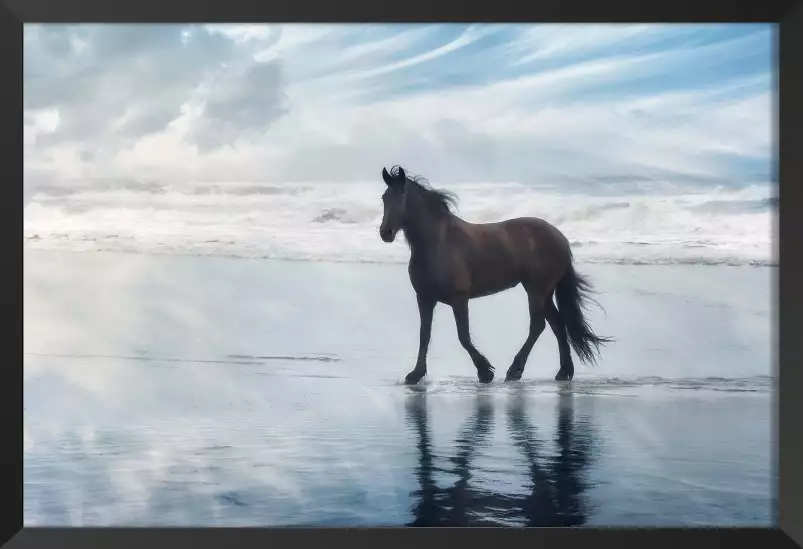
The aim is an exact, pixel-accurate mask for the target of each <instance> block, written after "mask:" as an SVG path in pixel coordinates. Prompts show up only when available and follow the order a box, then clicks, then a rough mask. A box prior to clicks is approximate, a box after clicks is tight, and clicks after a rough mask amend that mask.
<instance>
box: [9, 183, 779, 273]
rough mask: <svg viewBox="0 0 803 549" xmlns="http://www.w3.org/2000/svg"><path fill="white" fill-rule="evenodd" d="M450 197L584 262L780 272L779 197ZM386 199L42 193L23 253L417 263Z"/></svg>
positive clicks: (470, 211)
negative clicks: (539, 223) (386, 216)
mask: <svg viewBox="0 0 803 549" xmlns="http://www.w3.org/2000/svg"><path fill="white" fill-rule="evenodd" d="M448 188H450V190H453V191H455V192H456V193H457V194H458V196H459V198H460V211H459V215H460V216H461V217H463V218H464V219H466V220H468V221H472V222H477V223H483V222H491V221H499V220H502V219H505V218H512V217H520V216H536V217H541V218H544V219H546V220H548V221H550V222H551V223H553V224H555V225H557V226H558V227H559V228H560V229H561V230H562V231H563V232H564V234H566V235H567V237H568V238H569V239H570V241H571V242H572V247H573V249H574V253H575V256H576V258H577V260H578V261H582V262H596V263H622V264H632V265H643V264H676V263H681V264H710V265H720V264H725V265H775V264H777V263H776V262H775V261H774V256H775V254H774V251H775V250H774V248H773V232H774V230H773V229H774V224H775V220H776V212H777V205H778V198H777V196H775V195H774V192H775V190H774V188H773V187H772V186H770V185H756V186H752V187H746V188H742V189H737V190H731V189H721V188H718V189H714V190H707V191H706V192H700V193H690V192H687V193H684V194H680V193H676V194H668V193H661V194H656V193H652V194H646V193H644V194H631V195H622V196H587V195H580V194H571V193H561V192H556V191H555V190H550V189H545V188H542V187H534V186H527V185H518V184H461V185H455V186H452V187H448ZM382 191H383V189H382V184H381V183H379V184H377V183H371V184H361V183H348V184H342V183H341V184H326V183H320V184H306V185H289V184H288V185H259V184H215V185H194V186H192V185H183V186H180V187H178V186H176V187H171V186H166V185H156V184H150V183H138V182H133V183H132V182H128V183H125V184H114V183H109V184H103V185H93V186H91V187H89V186H87V187H78V186H76V187H70V188H66V187H55V186H51V187H40V188H37V189H35V190H33V191H31V192H30V194H29V199H28V201H27V204H26V206H25V212H24V241H25V247H26V249H31V250H59V251H114V252H129V253H150V254H182V255H210V256H228V257H242V258H272V259H291V260H292V259H295V260H310V261H335V262H372V263H389V262H390V263H394V262H406V261H407V260H408V258H409V250H408V249H407V247H406V246H405V245H404V243H403V242H399V241H397V242H396V243H394V244H392V245H387V244H384V243H383V242H382V241H381V240H380V239H379V236H378V234H377V229H378V225H379V223H380V221H381V218H382V202H381V200H380V195H381V193H382ZM399 240H401V239H399Z"/></svg>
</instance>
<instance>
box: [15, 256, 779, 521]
mask: <svg viewBox="0 0 803 549" xmlns="http://www.w3.org/2000/svg"><path fill="white" fill-rule="evenodd" d="M579 268H580V269H581V271H582V272H585V273H587V274H588V275H589V276H590V277H591V279H592V282H594V284H595V285H596V286H597V288H598V289H599V290H600V291H601V294H600V295H599V296H597V297H598V298H599V300H600V301H601V302H602V303H603V305H604V306H605V310H606V312H605V314H603V313H601V312H599V311H592V322H593V323H594V327H595V329H597V331H598V332H599V333H602V334H604V335H613V336H615V337H616V338H617V342H616V344H615V345H612V346H611V347H610V348H609V349H607V350H606V351H605V354H604V356H603V360H602V361H601V363H600V366H599V367H598V368H596V369H589V368H586V367H581V366H578V372H577V376H576V377H575V379H574V381H573V382H571V383H570V384H565V383H557V382H554V381H552V380H551V379H549V378H550V377H551V376H552V375H554V372H555V370H556V369H557V345H556V344H555V342H554V338H553V337H552V336H551V334H550V333H549V332H548V331H546V332H545V333H544V335H543V336H542V338H541V340H539V342H538V344H537V345H536V350H535V351H534V352H533V354H532V356H531V359H530V361H529V362H528V367H527V370H526V371H525V374H524V380H523V381H522V382H520V383H515V384H505V383H503V382H502V381H501V379H500V378H502V377H503V375H502V374H503V372H504V369H506V367H507V363H506V362H507V361H509V360H510V359H511V358H512V356H513V355H514V354H515V352H516V350H517V349H518V347H519V346H520V345H521V343H522V342H523V340H524V338H525V336H526V326H527V323H526V314H527V313H526V302H524V301H523V300H522V299H521V297H522V295H519V293H518V290H514V291H511V292H506V293H505V294H501V295H499V296H495V297H493V298H487V299H483V300H477V301H476V302H472V309H471V311H472V312H471V315H472V316H471V320H472V332H473V333H474V338H475V340H476V342H477V344H478V346H479V347H480V349H482V350H483V352H485V353H486V354H487V355H488V356H489V358H490V359H491V360H492V362H494V363H495V364H496V366H497V380H496V381H495V382H494V383H493V384H491V385H490V386H482V385H480V384H478V383H477V382H476V379H475V377H474V371H473V368H472V366H471V363H470V362H469V360H468V359H467V357H466V356H465V352H464V351H463V350H462V349H461V348H460V347H459V344H458V343H457V341H456V336H455V331H454V326H453V324H452V320H451V315H450V314H448V311H447V310H445V309H443V308H439V309H438V311H437V313H436V321H435V328H434V335H433V344H432V351H431V355H430V357H431V358H430V361H429V370H430V375H429V376H428V378H427V379H426V380H425V382H424V383H423V384H422V385H420V386H418V387H414V388H410V387H405V386H403V385H402V384H401V383H400V380H401V379H403V377H404V374H405V373H406V372H407V371H408V370H409V369H410V368H411V367H412V361H413V360H414V357H415V352H416V347H415V345H416V343H417V331H418V324H417V313H416V311H415V304H414V301H413V300H412V294H411V290H410V288H409V283H408V282H407V281H406V273H405V270H404V268H403V267H399V266H394V265H387V266H381V265H379V266H366V265H331V264H323V263H318V264H315V263H283V262H270V261H249V260H225V259H209V258H168V257H147V256H140V255H125V254H94V253H84V254H82V253H67V254H55V253H42V252H37V253H34V252H28V253H27V254H26V264H25V278H26V285H25V352H26V357H25V395H24V398H25V522H26V524H28V525H65V524H69V525H191V526H218V525H231V526H236V525H254V526H259V525H326V526H345V525H401V524H417V525H434V524H439V525H463V524H477V525H641V526H652V525H678V526H682V525H767V524H771V523H772V522H773V521H774V516H775V511H774V507H775V504H774V502H775V496H774V488H773V486H774V484H775V476H774V462H773V457H772V456H773V454H774V452H773V446H772V440H773V434H772V429H771V421H770V418H771V414H772V391H773V378H771V377H770V375H771V368H770V356H771V354H770V350H771V348H772V342H771V339H770V333H771V331H770V330H771V324H770V322H771V316H770V286H769V283H770V277H771V276H772V274H773V272H772V270H771V269H759V268H726V267H683V266H674V267H623V266H600V265H582V266H580V267H579Z"/></svg>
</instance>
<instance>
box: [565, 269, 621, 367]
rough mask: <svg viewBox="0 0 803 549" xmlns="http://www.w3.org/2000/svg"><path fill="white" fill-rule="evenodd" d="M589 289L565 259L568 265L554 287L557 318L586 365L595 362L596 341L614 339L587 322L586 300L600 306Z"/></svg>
mask: <svg viewBox="0 0 803 549" xmlns="http://www.w3.org/2000/svg"><path fill="white" fill-rule="evenodd" d="M592 293H593V290H592V287H591V284H590V283H589V282H588V280H586V279H585V278H584V277H583V276H581V275H579V274H578V273H577V272H576V271H575V270H574V265H573V264H572V263H569V269H568V270H567V271H566V274H565V275H563V278H561V279H560V281H558V284H557V286H556V287H555V300H556V301H557V305H558V313H559V315H560V319H561V320H562V321H563V324H564V326H565V327H566V333H567V335H568V338H569V344H570V345H571V346H572V349H574V352H575V353H577V356H578V357H580V360H581V361H582V362H584V363H586V364H589V365H594V364H596V363H597V357H598V356H599V347H600V345H604V344H606V343H610V342H612V341H614V340H613V338H609V337H600V336H598V335H596V334H595V333H594V332H593V331H592V330H591V326H589V324H588V320H587V319H586V316H585V314H584V310H585V309H587V306H588V303H594V304H595V305H597V306H599V307H600V308H602V306H601V305H600V304H599V303H598V302H597V301H596V300H594V299H593V298H591V297H590V294H592Z"/></svg>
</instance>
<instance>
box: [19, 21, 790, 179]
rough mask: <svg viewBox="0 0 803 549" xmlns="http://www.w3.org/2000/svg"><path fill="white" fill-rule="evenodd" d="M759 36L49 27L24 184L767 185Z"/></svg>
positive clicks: (422, 28)
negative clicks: (414, 181) (383, 172)
mask: <svg viewBox="0 0 803 549" xmlns="http://www.w3.org/2000/svg"><path fill="white" fill-rule="evenodd" d="M772 40H773V30H772V28H771V27H770V26H766V25H643V24H640V25H614V24H611V25H205V26H200V25H165V24H162V25H75V26H70V25H38V26H26V29H25V90H24V94H25V169H26V183H25V184H26V186H30V185H36V184H37V182H38V181H42V180H45V179H47V180H48V181H50V182H51V183H52V182H53V181H61V182H62V183H63V184H71V183H73V182H75V181H78V180H80V181H82V182H88V181H89V182H91V181H95V180H108V179H109V178H135V179H153V180H167V181H169V182H171V183H175V184H180V183H181V182H183V181H198V180H211V181H235V180H241V181H253V182H260V181H272V182H277V181H278V182H282V181H299V182H301V181H322V180H330V181H349V180H372V179H375V178H376V172H377V170H378V169H379V168H381V166H384V165H391V164H396V163H402V164H408V165H410V166H411V167H412V168H413V169H414V170H415V171H416V172H418V173H423V174H426V175H427V176H429V177H430V179H432V180H433V181H434V182H436V183H437V181H438V180H444V181H446V180H448V181H450V182H451V181H464V180H474V181H540V182H546V183H549V182H553V181H555V180H566V181H568V180H603V179H606V180H611V179H615V178H616V177H617V176H621V177H626V178H632V177H642V178H653V179H655V178H663V179H672V180H677V181H682V180H684V179H694V180H701V179H702V180H711V181H716V182H717V183H722V182H723V181H724V182H737V183H738V182H743V181H746V180H755V179H761V178H765V179H766V178H769V173H770V169H771V166H772V160H773V154H774V153H773V150H772V142H773V139H772V110H771V106H772V104H773V98H774V95H773V94H774V90H773V85H772V71H773V68H774V67H773V60H772Z"/></svg>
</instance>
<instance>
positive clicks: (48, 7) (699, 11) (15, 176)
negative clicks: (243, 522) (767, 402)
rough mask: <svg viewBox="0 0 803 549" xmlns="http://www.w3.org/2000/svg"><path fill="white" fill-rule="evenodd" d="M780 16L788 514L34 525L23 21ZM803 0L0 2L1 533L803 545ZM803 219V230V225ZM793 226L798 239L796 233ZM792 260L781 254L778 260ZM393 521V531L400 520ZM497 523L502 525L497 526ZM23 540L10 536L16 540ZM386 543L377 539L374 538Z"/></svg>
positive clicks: (100, 541)
mask: <svg viewBox="0 0 803 549" xmlns="http://www.w3.org/2000/svg"><path fill="white" fill-rule="evenodd" d="M188 21H193V22H264V21H271V22H370V21H373V22H377V21H383V22H384V21H394V22H412V21H418V22H423V21H478V22H479V21H488V22H558V21H561V22H774V23H778V25H777V27H776V29H777V33H776V36H777V45H778V69H779V70H778V72H777V75H778V76H777V86H778V88H777V89H778V92H779V93H778V98H779V99H778V103H777V108H776V121H777V124H776V136H777V139H778V142H777V144H778V147H777V151H778V156H777V159H776V162H777V164H776V168H777V171H776V173H777V176H778V180H779V185H780V187H782V192H781V193H780V196H781V197H782V200H780V206H779V216H780V223H779V231H780V234H778V235H776V238H778V239H779V246H778V249H779V250H780V256H781V257H783V265H782V266H779V267H778V268H777V269H776V272H777V281H776V285H775V292H776V295H775V297H776V299H777V301H776V303H777V308H776V309H775V311H776V314H775V320H776V325H775V330H776V334H777V341H778V343H779V346H778V351H777V354H776V355H775V357H774V358H775V363H776V364H777V375H778V387H777V391H776V393H775V395H776V396H775V403H776V405H777V407H776V410H777V413H776V416H775V417H776V430H775V434H776V437H777V438H776V440H777V444H776V448H777V451H778V456H777V464H778V475H779V477H780V483H779V487H778V501H779V510H778V520H777V525H776V526H775V527H773V528H743V529H739V528H736V529H734V528H728V529H718V528H708V529H658V528H641V529H626V528H606V529H596V528H580V529H565V528H555V529H546V528H534V529H510V530H504V529H479V530H474V531H467V530H466V529H456V528H446V529H433V530H431V531H426V530H427V529H403V528H399V529H386V528H379V529H306V528H266V529H253V528H215V529H192V528H181V529H175V528H171V529H166V528H143V529H132V528H108V529H102V528H86V529H84V528H81V529H70V528H24V529H23V528H22V524H23V514H22V496H23V485H22V473H23V471H22V456H23V453H22V450H23V448H22V441H23V435H22V424H23V421H22V420H23V402H22V394H23V393H22V388H23V387H22V385H23V381H22V380H23V376H22V363H23V338H22V336H23V332H22V316H23V315H22V313H23V298H22V296H23V293H22V286H23V270H22V267H23V248H22V226H23V209H22V181H23V166H22V158H23V142H22V130H23V116H22V103H23V93H22V69H23V62H22V29H23V25H24V24H25V23H33V22H54V23H55V22H188ZM802 30H803V2H802V1H800V0H797V1H793V0H765V1H764V2H759V3H756V4H754V5H748V4H739V3H735V2H726V1H716V0H696V1H695V2H666V1H665V2H661V3H651V2H641V1H638V0H609V1H608V2H604V3H603V2H599V1H594V0H571V1H565V2H549V3H547V2H543V3H535V2H531V3H526V2H513V1H512V0H495V1H494V2H482V3H480V2H476V3H469V2H462V1H459V0H449V1H443V0H442V1H440V2H438V3H435V2H432V1H431V0H424V1H421V0H406V1H404V2H391V3H387V4H386V3H380V2H375V1H371V0H342V1H340V2H327V1H324V0H294V1H293V2H277V3H260V2H256V1H246V0H226V1H218V2H211V1H202V0H171V1H166V0H158V1H155V0H140V1H139V2H132V3H130V4H128V3H122V2H108V1H104V0H3V2H2V3H0V68H2V72H3V74H5V75H6V76H5V77H4V78H3V82H4V83H3V84H2V86H0V89H2V93H3V96H4V98H3V100H2V101H0V132H2V134H3V138H4V139H3V140H2V143H3V145H2V148H1V149H0V150H2V152H3V154H2V156H3V162H2V167H3V178H2V181H0V188H2V193H3V196H4V197H5V198H3V199H2V201H0V203H2V205H3V209H4V215H2V216H0V219H2V223H3V228H2V230H1V231H0V238H2V244H3V251H2V253H0V276H2V279H3V288H4V291H3V292H2V294H0V295H2V296H3V297H2V298H0V299H2V304H0V311H2V315H3V317H4V323H3V325H4V329H3V330H2V331H0V333H1V334H2V338H3V342H4V344H3V347H2V348H3V349H4V351H5V360H4V361H3V362H4V363H3V366H2V368H0V372H2V381H0V389H1V390H2V392H3V394H2V398H0V406H2V411H1V412H0V417H2V422H3V430H2V432H3V434H4V435H5V437H4V438H5V439H6V443H5V444H4V451H3V452H2V453H0V455H2V467H1V468H0V470H2V480H0V487H2V488H0V494H2V498H3V500H4V502H5V506H4V508H5V509H6V511H4V512H2V513H0V517H2V520H0V525H1V526H0V543H4V542H8V543H7V547H10V548H11V547H14V548H23V547H31V548H33V547H62V548H65V549H68V548H72V547H76V548H79V547H80V548H87V549H89V548H92V547H119V548H124V547H149V548H156V547H178V546H187V547H189V546H198V547H205V546H208V547H217V546H226V545H234V546H236V547H245V546H263V547H266V546H270V547H276V546H290V545H306V544H310V545H319V544H323V545H329V544H335V543H347V544H354V543H356V542H358V541H359V542H360V543H381V544H383V545H385V544H389V545H391V546H393V545H399V546H404V545H409V544H411V543H416V544H433V545H435V544H438V545H442V546H443V545H445V544H447V543H449V544H453V543H455V542H458V543H459V541H458V540H459V538H462V539H464V542H466V543H468V542H471V543H476V544H480V545H483V544H493V545H495V546H500V545H501V544H506V543H511V544H512V543H516V544H523V543H524V544H527V545H535V546H545V547H550V546H560V547H567V546H572V547H575V546H576V547H587V546H589V545H602V544H603V543H609V544H614V545H615V546H618V547H622V546H624V547H639V548H643V547H645V546H647V547H672V548H675V547H684V548H685V549H692V548H693V547H706V548H710V547H712V546H718V545H730V544H731V543H732V544H734V545H740V544H746V545H748V546H758V547H769V546H771V547H794V546H796V545H797V546H798V547H800V546H801V545H803V490H802V489H801V488H803V487H802V486H801V484H803V482H801V478H802V477H803V475H801V471H803V467H801V466H800V464H801V463H803V444H801V439H802V438H803V437H801V435H802V434H803V429H801V428H800V420H799V419H798V420H794V418H795V417H797V418H800V417H803V413H801V410H800V408H801V401H803V399H802V398H801V396H800V393H799V391H800V389H801V387H803V383H801V379H802V378H803V366H802V365H801V364H800V362H801V361H800V359H799V356H800V354H799V347H800V344H799V341H800V340H799V339H798V338H799V326H800V324H801V318H800V316H801V313H800V311H801V310H802V309H803V303H801V301H802V300H801V292H800V286H801V281H803V269H801V253H800V251H799V247H798V238H799V237H796V236H795V235H797V234H800V233H798V232H797V230H795V226H796V225H799V224H800V220H801V218H803V216H800V215H794V214H793V212H795V211H798V210H801V207H803V161H802V160H801V157H803V154H801V153H803V149H801V142H802V141H803V140H801V138H800V136H801V133H803V62H801V54H803V38H801V31H802ZM798 229H800V227H798ZM784 235H785V236H784ZM779 259H780V257H779ZM387 530H392V531H387ZM488 530H490V531H488ZM9 540H10V541H9ZM371 540H373V541H371Z"/></svg>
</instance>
